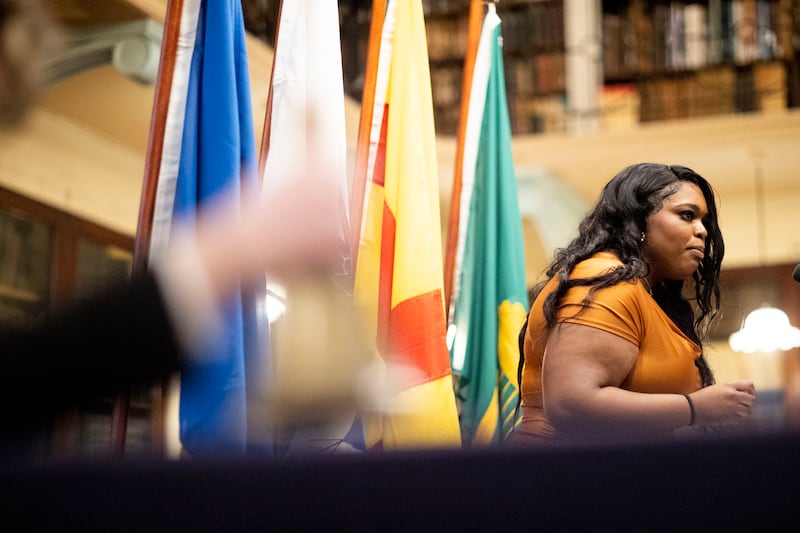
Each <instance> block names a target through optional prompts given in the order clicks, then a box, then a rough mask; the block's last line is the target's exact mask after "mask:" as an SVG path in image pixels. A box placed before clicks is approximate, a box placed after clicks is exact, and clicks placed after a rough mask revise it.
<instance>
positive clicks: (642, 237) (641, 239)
mask: <svg viewBox="0 0 800 533" xmlns="http://www.w3.org/2000/svg"><path fill="white" fill-rule="evenodd" d="M644 238H645V234H644V232H642V236H641V237H639V242H644Z"/></svg>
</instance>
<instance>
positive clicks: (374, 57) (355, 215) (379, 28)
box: [350, 0, 386, 267]
mask: <svg viewBox="0 0 800 533" xmlns="http://www.w3.org/2000/svg"><path fill="white" fill-rule="evenodd" d="M385 16H386V0H375V1H374V2H372V16H371V19H370V26H369V41H368V44H367V64H366V70H365V72H364V90H363V92H362V94H361V116H360V117H359V121H358V140H357V143H356V159H355V164H354V173H353V186H352V189H351V191H350V243H351V244H350V246H351V249H350V257H351V261H352V264H353V267H355V265H356V264H358V263H357V261H358V244H359V242H360V241H361V217H362V216H363V215H364V193H365V191H366V188H367V183H366V180H367V164H368V160H369V134H370V130H371V129H372V108H373V106H374V104H375V82H376V80H377V77H378V59H379V57H380V50H381V33H382V32H383V19H384V18H385Z"/></svg>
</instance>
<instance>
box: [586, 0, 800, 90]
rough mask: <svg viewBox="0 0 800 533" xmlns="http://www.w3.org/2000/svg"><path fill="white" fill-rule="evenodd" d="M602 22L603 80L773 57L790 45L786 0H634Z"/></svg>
mask: <svg viewBox="0 0 800 533" xmlns="http://www.w3.org/2000/svg"><path fill="white" fill-rule="evenodd" d="M602 25H603V70H604V73H605V76H606V79H619V78H624V77H632V76H638V75H643V74H645V75H646V74H650V73H653V72H664V71H681V70H695V69H699V68H704V67H706V66H709V65H718V64H723V63H736V64H747V63H752V62H754V61H762V60H771V59H774V58H782V57H784V56H785V55H786V54H789V53H790V52H791V46H792V44H791V39H792V35H791V32H792V27H791V26H792V24H791V5H790V2H787V1H786V0H709V1H708V2H707V3H696V2H692V3H688V2H682V1H672V2H663V3H657V4H655V5H650V3H648V2H645V1H644V0H632V1H630V2H629V3H628V4H627V6H625V7H624V8H623V9H620V10H618V11H612V12H606V13H604V14H603V21H602Z"/></svg>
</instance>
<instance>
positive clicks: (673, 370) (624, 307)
mask: <svg viewBox="0 0 800 533" xmlns="http://www.w3.org/2000/svg"><path fill="white" fill-rule="evenodd" d="M620 264H621V262H620V261H619V259H617V257H616V256H615V255H613V254H611V253H606V252H601V253H598V254H595V255H594V256H592V257H591V258H589V259H587V260H585V261H582V262H580V263H578V265H576V267H575V269H574V270H573V272H572V275H571V276H570V277H571V278H589V277H593V276H597V275H600V274H602V273H604V272H607V271H609V270H611V269H613V268H615V267H616V266H618V265H620ZM555 287H556V280H555V278H553V279H551V280H550V281H549V282H548V283H547V285H545V287H544V289H543V290H542V291H541V293H540V294H539V296H538V297H537V298H536V300H535V301H534V303H533V305H532V306H531V312H530V315H529V316H528V330H527V333H526V335H525V344H524V350H525V364H524V366H523V370H522V386H521V393H522V425H521V427H520V428H519V431H520V432H522V433H524V434H528V435H535V436H540V437H550V436H553V435H555V433H556V432H555V429H554V428H553V427H552V426H551V425H550V423H549V422H548V420H547V415H546V413H545V411H544V408H543V405H542V359H543V357H544V350H545V346H546V345H547V337H548V331H547V323H546V321H545V318H544V314H543V313H542V304H543V302H544V299H545V298H546V297H547V295H548V294H550V293H551V292H552V291H553V290H554V289H555ZM589 288H590V287H573V288H572V289H570V290H569V291H567V293H566V294H565V295H564V298H563V299H562V301H561V303H560V304H559V306H558V311H557V321H558V322H569V323H573V324H581V325H584V326H591V327H594V328H598V329H601V330H603V331H607V332H609V333H613V334H614V335H619V336H620V337H622V338H623V339H625V340H627V341H630V342H632V343H633V344H635V345H636V346H638V347H639V355H638V357H637V358H636V362H635V363H634V365H633V368H631V370H630V373H629V374H628V376H627V377H626V378H625V380H624V381H623V382H622V384H621V385H620V387H621V388H623V389H625V390H630V391H636V392H647V393H676V394H680V393H685V394H688V393H690V392H694V391H696V390H698V389H700V387H701V381H700V373H699V372H698V370H697V367H696V366H695V364H694V362H695V359H697V358H698V357H699V356H700V353H701V350H700V347H699V346H698V345H697V344H695V343H694V342H692V340H690V339H689V338H688V337H687V336H686V335H685V334H684V333H683V332H682V331H681V330H680V329H678V327H677V326H676V325H675V324H674V323H673V322H672V320H670V318H669V317H668V316H667V315H666V314H665V313H664V311H663V310H662V309H661V307H659V306H658V304H657V303H656V302H655V300H653V298H652V297H651V296H650V294H649V293H648V291H647V290H646V289H645V287H644V285H643V284H642V282H641V281H640V280H637V281H632V282H622V283H618V284H617V285H614V286H612V287H608V288H605V289H600V290H598V291H597V292H595V294H594V299H593V301H592V302H591V303H590V304H589V305H588V306H587V307H586V308H585V309H583V311H582V312H581V313H580V314H577V315H576V313H578V311H580V310H581V302H582V301H583V299H584V298H585V297H586V294H587V293H588V292H589Z"/></svg>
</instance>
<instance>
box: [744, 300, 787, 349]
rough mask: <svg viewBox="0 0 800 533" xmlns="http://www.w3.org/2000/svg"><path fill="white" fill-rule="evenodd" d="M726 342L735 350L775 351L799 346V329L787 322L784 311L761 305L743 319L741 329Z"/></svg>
mask: <svg viewBox="0 0 800 533" xmlns="http://www.w3.org/2000/svg"><path fill="white" fill-rule="evenodd" d="M728 342H729V343H730V345H731V348H732V349H733V350H734V351H736V352H745V353H753V352H776V351H781V350H791V349H792V348H797V347H798V346H800V329H797V328H796V327H793V326H792V325H791V324H790V323H789V317H788V316H786V313H784V312H783V311H781V310H780V309H777V308H775V307H766V306H765V307H761V308H760V309H756V310H755V311H752V312H751V313H750V314H749V315H747V317H746V318H745V319H744V325H743V326H742V329H740V330H739V331H737V332H736V333H733V334H732V335H731V336H730V337H729V339H728Z"/></svg>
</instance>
